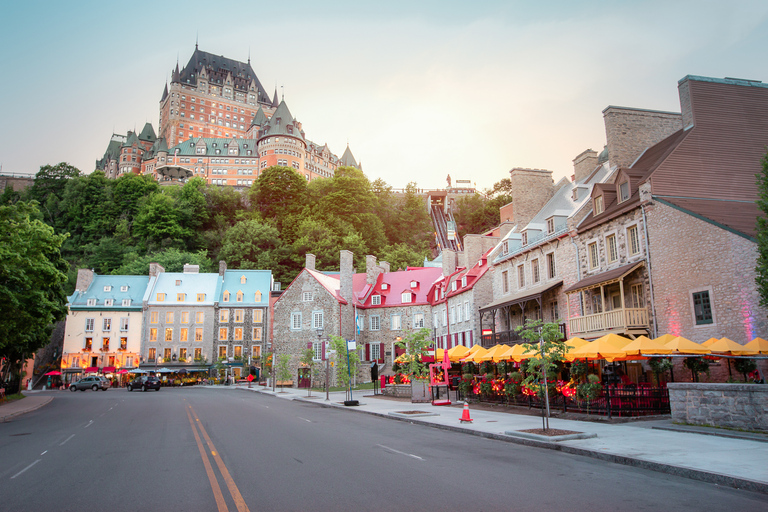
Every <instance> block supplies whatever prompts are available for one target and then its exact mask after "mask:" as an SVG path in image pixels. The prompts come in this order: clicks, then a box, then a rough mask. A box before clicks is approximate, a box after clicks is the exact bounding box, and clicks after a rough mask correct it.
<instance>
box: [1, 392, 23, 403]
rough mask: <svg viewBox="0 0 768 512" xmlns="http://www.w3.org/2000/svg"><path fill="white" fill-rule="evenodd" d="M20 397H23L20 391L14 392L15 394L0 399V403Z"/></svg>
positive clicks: (13, 400) (19, 398)
mask: <svg viewBox="0 0 768 512" xmlns="http://www.w3.org/2000/svg"><path fill="white" fill-rule="evenodd" d="M22 398H24V395H22V394H21V393H16V394H13V395H6V396H5V399H3V400H0V404H7V403H8V402H15V401H16V400H21V399H22Z"/></svg>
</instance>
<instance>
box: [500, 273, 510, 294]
mask: <svg viewBox="0 0 768 512" xmlns="http://www.w3.org/2000/svg"><path fill="white" fill-rule="evenodd" d="M501 291H502V293H509V272H507V271H506V270H505V271H504V272H502V273H501Z"/></svg>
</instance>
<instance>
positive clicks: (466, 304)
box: [464, 301, 470, 322]
mask: <svg viewBox="0 0 768 512" xmlns="http://www.w3.org/2000/svg"><path fill="white" fill-rule="evenodd" d="M469 313H470V309H469V301H465V302H464V320H466V321H467V322H469Z"/></svg>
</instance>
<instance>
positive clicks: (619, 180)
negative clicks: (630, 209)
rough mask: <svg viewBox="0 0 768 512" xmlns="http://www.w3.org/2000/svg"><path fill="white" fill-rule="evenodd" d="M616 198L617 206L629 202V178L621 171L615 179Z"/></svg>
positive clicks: (630, 192) (630, 193) (630, 185)
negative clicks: (617, 200)
mask: <svg viewBox="0 0 768 512" xmlns="http://www.w3.org/2000/svg"><path fill="white" fill-rule="evenodd" d="M615 185H616V197H617V198H618V199H619V204H621V203H623V202H624V201H627V200H629V198H630V197H631V195H632V182H631V181H630V179H629V176H627V174H626V173H625V172H624V171H623V170H622V171H620V172H619V175H618V176H617V177H616V181H615Z"/></svg>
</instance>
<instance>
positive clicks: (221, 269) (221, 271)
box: [219, 260, 227, 277]
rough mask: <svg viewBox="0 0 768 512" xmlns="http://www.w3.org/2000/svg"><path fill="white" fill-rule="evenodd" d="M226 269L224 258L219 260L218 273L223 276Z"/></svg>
mask: <svg viewBox="0 0 768 512" xmlns="http://www.w3.org/2000/svg"><path fill="white" fill-rule="evenodd" d="M226 271H227V262H226V261H224V260H221V261H219V275H220V276H221V277H224V273H225V272H226Z"/></svg>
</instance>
